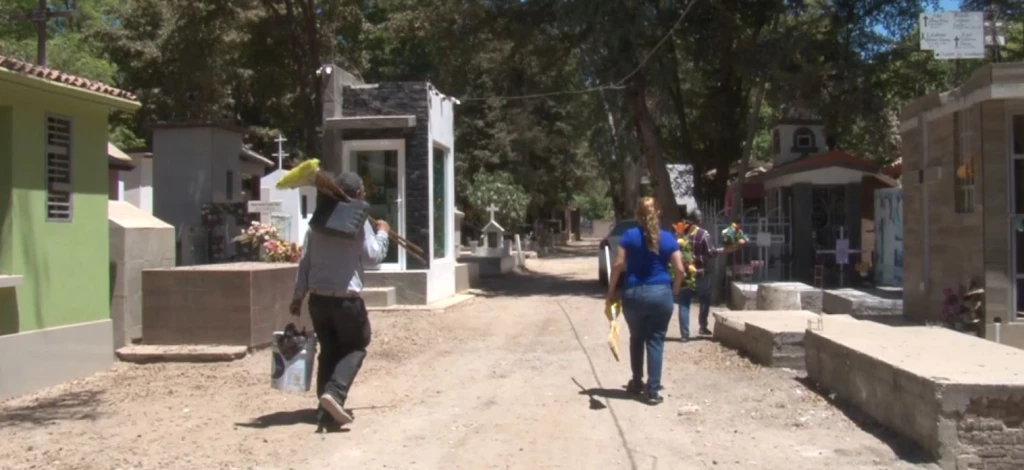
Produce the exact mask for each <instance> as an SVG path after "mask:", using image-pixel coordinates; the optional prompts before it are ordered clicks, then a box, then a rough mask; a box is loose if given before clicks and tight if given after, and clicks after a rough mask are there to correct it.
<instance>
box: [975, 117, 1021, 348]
mask: <svg viewBox="0 0 1024 470" xmlns="http://www.w3.org/2000/svg"><path fill="white" fill-rule="evenodd" d="M980 106H981V109H982V115H981V121H982V122H981V128H982V133H983V135H984V138H985V140H986V142H993V143H996V142H1001V143H1003V144H1001V145H992V144H986V145H984V146H983V148H982V149H981V151H980V153H981V160H982V162H981V163H982V165H981V166H982V170H981V174H980V175H978V176H976V183H975V184H978V185H979V186H978V188H977V189H975V192H976V193H977V194H978V196H977V197H978V199H979V200H980V201H981V202H982V203H983V204H984V207H985V211H984V213H983V214H982V215H983V222H982V224H983V237H984V246H983V247H982V248H983V254H984V256H983V257H981V258H983V260H984V263H985V264H984V265H985V271H984V279H985V313H986V324H988V325H991V323H993V321H995V319H996V318H998V319H1000V320H1001V321H1002V322H1003V323H1007V322H1009V321H1011V320H1012V317H1013V312H1014V311H1015V310H1016V307H1017V306H1016V305H1012V304H1011V299H1010V292H1012V290H1011V287H1012V286H1011V282H1012V281H1011V279H1013V276H1012V275H1011V274H1012V270H1013V269H1014V267H1013V266H1011V265H1010V256H1009V253H1010V240H1009V236H1010V227H1009V223H1010V221H1009V217H1008V214H1010V212H1011V211H1012V210H1013V208H1012V207H1010V206H1009V204H1008V202H1009V201H1008V198H1007V194H1009V191H1010V188H1009V184H1008V183H1009V180H1008V178H1007V175H1012V174H1013V171H1014V169H1013V168H1011V167H1010V161H1009V155H1007V151H1008V148H1007V145H1006V144H1005V142H1006V141H1007V139H1008V138H1009V136H1008V135H1007V129H1006V106H1005V103H1004V102H1003V101H985V102H982V103H981V105H980ZM992 330H993V329H992V328H986V331H985V337H986V338H988V339H995V332H994V331H992ZM1017 347H1024V337H1021V338H1020V339H1019V341H1018V343H1017Z"/></svg>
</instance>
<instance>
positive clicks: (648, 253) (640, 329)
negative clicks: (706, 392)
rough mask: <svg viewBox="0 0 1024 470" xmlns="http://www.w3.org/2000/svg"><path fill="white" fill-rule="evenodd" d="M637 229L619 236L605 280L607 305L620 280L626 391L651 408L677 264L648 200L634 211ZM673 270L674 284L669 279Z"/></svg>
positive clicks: (679, 275)
mask: <svg viewBox="0 0 1024 470" xmlns="http://www.w3.org/2000/svg"><path fill="white" fill-rule="evenodd" d="M636 220H637V221H638V222H640V225H639V226H638V227H634V228H631V229H629V230H627V231H626V232H625V233H623V234H622V240H621V241H620V242H619V246H618V247H617V248H616V254H615V262H614V264H613V265H612V273H611V276H610V277H609V279H608V298H607V302H608V303H611V302H614V301H615V300H616V299H618V298H619V295H620V293H619V286H618V284H619V278H620V277H622V278H623V283H622V284H623V286H622V287H623V290H622V293H621V296H622V313H623V315H624V316H625V317H626V325H627V326H629V363H630V367H631V368H632V370H633V378H632V379H631V380H630V381H629V384H627V385H626V390H628V391H629V392H631V393H634V394H637V395H641V394H643V393H644V392H645V391H646V392H647V396H646V399H645V400H646V402H647V404H649V405H657V404H659V403H661V402H662V401H663V399H662V397H661V393H660V391H661V388H662V387H661V370H662V360H663V359H662V358H663V355H664V351H665V332H666V331H668V324H669V323H671V322H672V299H673V298H674V297H675V296H677V295H678V294H679V289H680V287H681V286H682V282H683V258H682V255H681V253H680V252H679V244H678V243H677V242H676V238H675V237H674V236H673V235H672V232H669V231H666V230H662V229H661V228H660V227H659V226H658V208H657V206H656V204H655V201H654V198H649V197H645V198H643V199H641V200H640V202H639V203H638V204H637V207H636ZM669 269H674V270H675V274H676V275H675V280H674V281H673V278H672V277H671V276H670V275H669ZM645 351H646V353H647V386H646V390H645V387H644V382H643V379H644V352H645Z"/></svg>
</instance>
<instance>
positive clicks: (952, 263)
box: [903, 106, 1005, 321]
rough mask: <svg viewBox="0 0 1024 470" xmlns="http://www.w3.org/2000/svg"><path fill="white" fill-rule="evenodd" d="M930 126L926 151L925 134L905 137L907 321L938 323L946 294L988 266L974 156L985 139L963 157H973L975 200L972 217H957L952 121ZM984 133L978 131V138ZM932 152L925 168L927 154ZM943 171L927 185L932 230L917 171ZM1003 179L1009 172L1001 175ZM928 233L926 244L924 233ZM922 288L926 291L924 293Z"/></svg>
mask: <svg viewBox="0 0 1024 470" xmlns="http://www.w3.org/2000/svg"><path fill="white" fill-rule="evenodd" d="M969 112H974V113H977V112H979V108H978V107H977V106H974V107H971V108H967V109H965V110H964V111H963V114H962V115H961V117H960V119H961V120H963V121H964V122H965V123H970V122H977V120H976V119H975V120H973V121H972V120H970V119H968V116H967V113H969ZM925 125H926V126H927V131H926V132H925V134H926V135H927V140H928V141H927V148H924V146H922V145H921V139H922V132H921V130H920V129H914V130H913V131H911V132H907V133H904V160H903V161H904V175H905V176H904V178H903V181H904V183H903V184H904V191H903V204H904V208H903V209H904V210H903V214H904V217H905V219H904V223H903V232H904V233H903V236H904V241H905V242H904V266H903V273H904V301H905V303H904V305H905V306H904V309H905V313H906V315H907V316H908V317H910V318H912V319H914V320H918V321H929V320H932V321H934V320H938V319H939V318H940V312H941V305H942V298H943V296H942V290H943V289H944V288H947V287H949V288H953V289H954V290H955V289H956V288H957V287H958V286H960V285H965V286H966V285H967V284H969V283H970V281H971V279H972V278H979V279H980V278H981V276H982V275H983V273H984V268H983V267H984V262H983V259H982V257H981V256H977V252H978V250H979V248H980V247H981V244H982V222H983V215H982V206H983V204H982V201H981V197H980V194H981V192H980V189H981V187H982V185H981V184H980V182H981V181H982V179H983V176H982V175H983V172H984V170H983V169H979V167H981V163H982V162H980V161H978V160H980V159H979V158H978V157H977V156H976V155H978V154H980V149H981V139H978V138H976V137H975V138H973V139H971V141H972V143H973V145H971V147H970V148H967V149H964V150H965V151H966V153H965V154H964V158H967V157H968V156H969V155H975V159H976V160H975V162H974V163H975V165H974V166H975V168H976V175H977V176H976V182H975V184H976V190H975V191H976V194H977V195H976V198H975V205H974V211H973V212H967V213H958V212H956V192H955V188H954V184H955V180H956V166H955V155H954V150H953V149H954V142H956V141H955V140H954V131H955V128H954V118H953V114H947V115H944V116H942V117H939V118H937V119H934V120H932V121H928V122H926V124H925ZM979 132H980V130H975V136H977V135H978V133H979ZM925 151H927V152H928V158H929V159H928V163H927V168H925V167H924V166H923V165H924V158H923V152H925ZM920 170H924V171H925V172H926V173H928V172H935V171H939V172H940V176H939V178H938V179H937V180H935V181H932V182H925V183H923V184H924V185H926V186H927V198H928V217H929V221H928V227H925V226H924V219H923V216H922V215H923V212H924V204H923V198H924V197H925V194H924V191H923V189H922V183H921V181H920V179H919V171H920ZM1002 174H1003V177H1004V179H1005V173H1002ZM925 230H928V242H927V243H925V237H924V231H925ZM925 250H927V251H928V255H927V256H929V257H930V267H928V269H927V271H928V272H927V273H926V272H925V269H926V266H925V262H924V258H925V256H926V254H925ZM922 283H923V284H924V289H923V290H922V288H921V287H922Z"/></svg>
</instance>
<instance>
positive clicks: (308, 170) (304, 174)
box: [277, 158, 320, 189]
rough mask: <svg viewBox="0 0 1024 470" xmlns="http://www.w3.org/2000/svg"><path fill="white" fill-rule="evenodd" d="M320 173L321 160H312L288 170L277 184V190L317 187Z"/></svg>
mask: <svg viewBox="0 0 1024 470" xmlns="http://www.w3.org/2000/svg"><path fill="white" fill-rule="evenodd" d="M318 173H320V160H318V159H316V158H311V159H309V160H306V161H304V162H302V163H300V164H299V165H298V166H296V167H295V168H292V169H291V170H288V173H285V174H284V176H282V177H281V180H280V181H278V182H277V189H294V188H298V187H302V186H315V185H316V175H317V174H318Z"/></svg>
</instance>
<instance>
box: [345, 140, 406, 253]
mask: <svg viewBox="0 0 1024 470" xmlns="http://www.w3.org/2000/svg"><path fill="white" fill-rule="evenodd" d="M350 158H351V163H350V165H351V166H350V168H351V169H352V170H353V171H355V173H356V174H358V175H359V176H361V177H362V178H363V192H364V194H365V199H366V202H367V203H369V204H370V209H369V212H370V216H372V217H373V218H374V219H377V220H385V221H387V222H388V224H389V225H391V229H392V230H395V231H400V225H399V221H400V219H399V217H400V215H401V207H400V205H401V202H402V194H401V190H402V187H401V185H400V181H399V174H400V172H399V168H398V151H397V150H359V151H355V152H352V153H351V154H350ZM398 263H399V253H398V244H397V243H391V244H389V245H388V254H387V256H386V257H384V261H383V262H382V263H381V264H388V265H395V264H398Z"/></svg>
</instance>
